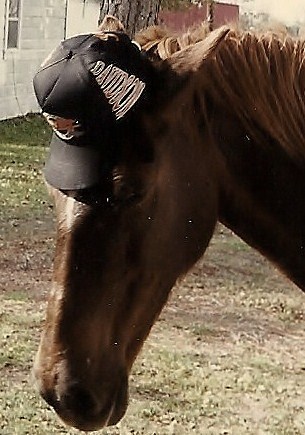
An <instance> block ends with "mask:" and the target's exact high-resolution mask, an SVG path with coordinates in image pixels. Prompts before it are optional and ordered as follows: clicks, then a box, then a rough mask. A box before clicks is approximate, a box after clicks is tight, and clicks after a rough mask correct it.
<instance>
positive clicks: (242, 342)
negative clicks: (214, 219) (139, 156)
mask: <svg viewBox="0 0 305 435" xmlns="http://www.w3.org/2000/svg"><path fill="white" fill-rule="evenodd" d="M49 134H50V132H49V130H48V129H47V128H46V126H45V124H44V122H43V120H42V119H41V118H40V117H35V116H33V117H29V118H27V119H26V120H22V119H18V120H14V121H10V122H2V123H0V156H1V183H2V184H3V186H2V187H1V189H0V204H1V207H0V221H1V232H0V269H1V275H0V343H1V345H0V433H1V435H26V434H28V435H44V434H48V435H49V434H77V433H79V432H78V431H76V430H73V429H70V428H67V427H66V426H64V425H63V424H62V423H61V422H60V421H59V420H58V419H57V417H56V416H55V415H54V413H53V412H52V411H51V410H50V409H49V408H48V406H47V405H46V404H45V403H44V402H43V401H42V400H41V399H40V398H39V397H38V395H37V394H36V391H35V389H34V387H33V385H32V381H31V367H32V361H33V358H34V355H35V351H36V349H37V346H38V342H39V334H40V330H41V326H42V322H43V318H44V311H45V305H46V295H47V292H48V288H49V284H50V279H51V264H52V255H53V246H54V241H53V226H52V211H51V209H50V206H51V204H49V202H48V199H47V196H46V192H45V187H44V183H43V181H42V177H41V168H42V165H43V160H44V156H45V153H46V149H45V147H46V144H47V142H48V140H49ZM303 317H304V295H303V294H302V293H301V292H300V291H299V290H298V289H296V288H295V287H294V286H293V285H292V284H291V283H290V282H288V280H286V279H285V278H284V277H283V276H281V274H280V273H279V272H277V271H276V270H275V269H274V268H273V267H272V266H271V265H270V264H269V263H268V262H267V261H266V260H265V259H264V258H262V257H261V256H259V255H258V254H257V253H255V252H254V251H253V250H251V249H250V248H249V247H248V246H246V245H245V244H244V243H243V242H242V241H240V240H239V239H238V238H236V237H235V236H234V235H233V234H232V233H231V232H230V231H228V230H226V229H225V228H223V227H219V229H218V230H217V232H216V234H215V236H214V238H213V240H212V243H211V246H210V248H209V249H208V252H207V254H206V255H205V257H204V260H203V261H200V262H199V263H198V265H196V267H195V268H194V269H193V271H192V273H190V274H189V275H188V276H187V277H186V278H185V279H184V280H182V281H181V282H180V283H179V284H178V285H177V287H176V288H175V289H174V291H173V294H172V297H171V299H170V301H169V303H168V304H167V306H166V308H165V309H164V311H163V312H162V314H161V317H160V319H159V320H158V322H157V323H156V325H155V327H154V328H153V330H152V333H151V335H150V337H149V339H148V340H147V342H146V343H145V346H144V348H143V351H142V352H141V354H140V356H139V358H138V360H137V361H136V364H135V366H134V369H133V372H132V376H131V379H130V397H131V398H130V406H129V408H128V412H127V415H126V417H125V418H124V419H123V420H122V422H120V423H119V424H118V425H117V426H116V427H114V428H109V429H105V430H104V431H101V432H100V433H101V434H104V435H130V434H134V435H136V434H138V435H153V434H157V435H165V434H174V435H183V434H186V435H187V434H198V435H199V434H208V435H209V434H210V435H214V434H215V435H220V434H232V435H243V434H255V435H264V434H268V435H292V434H293V435H298V434H300V435H301V434H304V433H305V404H304V397H305V329H304V319H303Z"/></svg>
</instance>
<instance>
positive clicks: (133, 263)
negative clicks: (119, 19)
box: [34, 28, 305, 431]
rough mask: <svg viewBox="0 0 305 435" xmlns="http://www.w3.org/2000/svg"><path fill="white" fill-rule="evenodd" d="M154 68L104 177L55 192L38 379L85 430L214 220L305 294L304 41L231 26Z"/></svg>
mask: <svg viewBox="0 0 305 435" xmlns="http://www.w3.org/2000/svg"><path fill="white" fill-rule="evenodd" d="M118 43H119V42H118ZM139 55H140V54H139ZM143 62H148V60H147V59H145V58H143ZM154 68H156V74H157V77H158V78H159V79H158V86H157V88H156V92H155V95H153V96H152V97H151V102H150V105H148V106H147V107H145V108H144V109H141V110H139V111H137V112H135V114H134V116H133V118H132V121H131V122H130V123H129V124H128V125H127V126H125V129H124V128H123V127H122V130H121V131H120V135H119V137H120V144H119V145H120V150H121V152H120V155H119V158H118V160H117V161H116V162H115V164H113V166H112V167H111V168H110V170H109V173H108V175H107V176H106V175H105V177H102V179H101V181H100V183H99V184H98V185H97V186H95V187H94V188H92V189H87V190H85V191H60V190H56V189H54V188H51V187H50V190H51V194H52V195H53V197H54V199H55V204H56V209H57V243H56V253H55V261H54V275H53V284H52V289H51V293H50V296H49V301H48V309H47V318H46V324H45V327H44V331H43V334H42V338H41V343H40V347H39V351H38V354H37V357H36V361H35V368H34V373H35V377H36V380H37V384H38V386H39V389H40V391H41V394H42V396H43V397H44V398H45V399H46V400H47V401H48V402H49V403H50V404H51V405H52V406H53V407H54V408H55V410H56V411H57V413H58V414H59V415H60V417H61V418H62V419H63V420H64V421H65V422H66V423H68V424H70V425H73V426H75V427H77V428H79V429H81V430H87V431H90V430H96V429H98V428H101V427H103V426H106V425H112V424H115V423H117V422H118V421H119V420H120V419H121V418H122V416H123V415H124V413H125V410H126V407H127V400H128V375H129V373H130V370H131V368H132V364H133V362H134V360H135V358H136V356H137V354H138V353H139V350H140V348H141V346H142V344H143V342H144V340H145V338H146V337H147V335H148V333H149V331H150V329H151V327H152V325H153V324H154V322H155V320H156V318H157V317H158V315H159V313H160V311H161V309H162V307H163V306H164V304H165V302H166V300H167V298H168V295H169V292H170V290H171V288H172V287H173V285H174V284H175V282H176V280H177V278H178V277H180V276H181V275H183V274H185V273H186V272H187V271H188V270H189V269H190V268H191V267H192V266H193V265H194V263H195V262H196V261H197V260H198V259H199V258H200V257H201V256H202V255H203V253H204V252H205V249H206V248H207V246H208V244H209V241H210V239H211V237H212V235H213V232H214V228H215V224H216V222H217V221H221V222H223V223H224V224H225V225H226V226H227V227H229V228H230V229H232V230H233V231H234V232H235V233H236V234H238V235H239V236H240V237H241V238H242V239H243V240H245V241H246V242H247V243H248V244H249V245H251V246H253V247H254V248H256V249H258V250H259V251H260V252H262V253H263V254H264V255H265V256H266V257H268V258H269V259H270V260H272V261H273V262H274V263H275V264H276V265H277V266H278V267H280V268H281V269H282V270H283V271H284V273H286V274H287V275H288V276H289V277H290V279H291V280H292V281H294V282H295V283H296V284H297V285H298V286H299V287H301V288H302V289H305V226H304V222H305V202H304V198H305V123H304V119H305V102H304V93H305V43H304V42H302V41H294V40H292V39H290V38H289V37H287V38H284V39H282V38H281V37H277V36H276V35H272V34H265V35H259V36H258V35H255V34H252V33H242V32H239V31H235V30H230V29H229V28H222V29H220V30H217V31H215V32H212V33H211V34H210V35H209V36H208V37H207V38H205V39H204V40H203V41H201V42H198V43H196V44H194V45H190V46H189V47H187V48H186V49H184V50H181V51H179V52H177V53H176V54H173V55H172V56H171V57H170V58H168V59H167V60H165V61H162V62H161V63H160V65H159V64H158V68H157V67H154Z"/></svg>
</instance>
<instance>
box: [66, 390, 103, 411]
mask: <svg viewBox="0 0 305 435" xmlns="http://www.w3.org/2000/svg"><path fill="white" fill-rule="evenodd" d="M61 403H62V406H64V408H65V409H66V410H67V411H70V412H72V413H74V414H75V415H77V414H78V415H82V416H84V417H85V416H92V415H95V414H97V413H98V412H99V407H98V403H97V401H96V399H95V398H94V396H93V395H92V394H91V393H90V392H89V391H87V390H85V389H84V388H82V387H79V386H73V387H70V388H69V390H68V391H67V393H66V394H64V395H63V396H62V397H61Z"/></svg>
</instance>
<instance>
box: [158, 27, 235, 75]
mask: <svg viewBox="0 0 305 435" xmlns="http://www.w3.org/2000/svg"><path fill="white" fill-rule="evenodd" d="M229 32H230V28H229V27H227V26H223V27H220V28H219V29H217V30H214V31H213V32H211V33H210V34H209V35H208V36H207V37H206V38H204V39H203V40H202V41H200V42H197V43H196V44H194V45H191V46H190V47H186V48H185V49H183V50H181V51H178V52H177V53H175V54H173V55H172V56H171V57H170V58H169V59H167V60H166V61H165V62H167V63H169V64H170V66H171V68H172V69H173V70H174V71H175V72H176V73H178V74H183V73H188V72H194V71H197V70H198V69H199V68H200V67H201V66H202V64H203V62H204V61H205V60H206V59H208V58H210V57H211V56H212V55H213V54H214V53H215V52H216V51H217V49H218V48H219V46H220V44H221V43H222V41H223V40H224V39H225V37H226V36H227V34H228V33H229Z"/></svg>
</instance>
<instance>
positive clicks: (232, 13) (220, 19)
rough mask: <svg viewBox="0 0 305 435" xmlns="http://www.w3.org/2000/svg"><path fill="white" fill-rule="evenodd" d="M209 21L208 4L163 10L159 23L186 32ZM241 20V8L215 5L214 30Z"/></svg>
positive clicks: (229, 5) (220, 4)
mask: <svg viewBox="0 0 305 435" xmlns="http://www.w3.org/2000/svg"><path fill="white" fill-rule="evenodd" d="M206 19H207V2H203V3H202V4H201V5H199V6H195V5H194V6H191V7H189V8H187V9H186V10H181V11H179V10H178V11H166V10H163V11H161V12H160V15H159V22H160V23H161V24H164V25H165V26H167V27H169V28H170V29H172V30H175V31H184V30H187V29H189V28H190V27H194V26H196V25H199V24H200V23H202V22H203V21H205V20H206ZM238 19H239V6H237V5H231V4H227V3H221V2H215V3H214V28H217V27H220V26H222V25H223V24H226V23H230V22H236V21H238Z"/></svg>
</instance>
